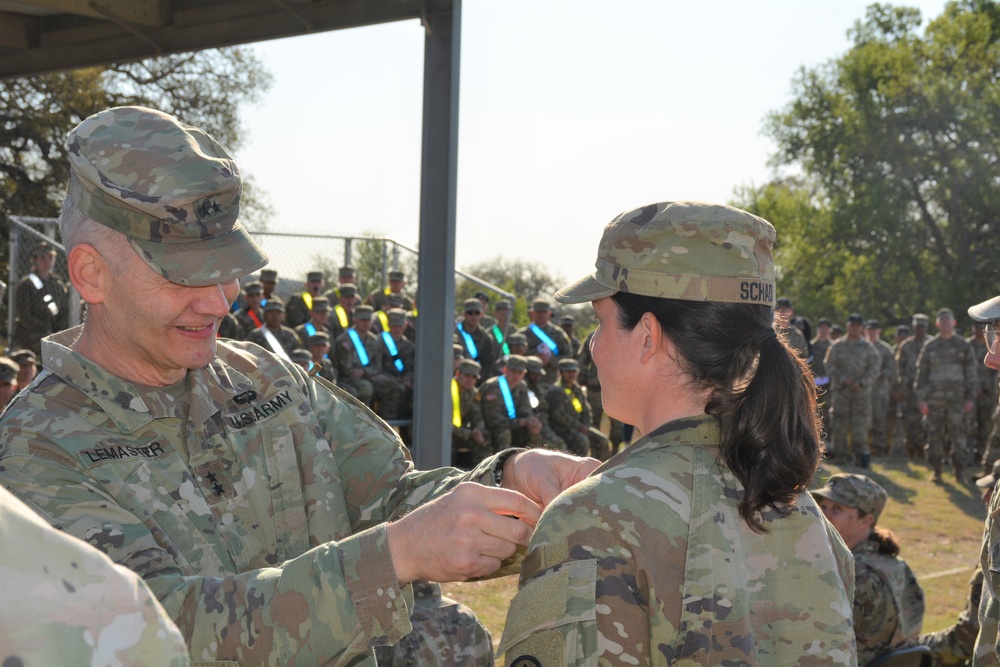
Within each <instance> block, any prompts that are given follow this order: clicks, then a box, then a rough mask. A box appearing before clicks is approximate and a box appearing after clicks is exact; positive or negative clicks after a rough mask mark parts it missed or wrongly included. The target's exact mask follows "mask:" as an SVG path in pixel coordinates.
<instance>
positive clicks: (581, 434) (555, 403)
mask: <svg viewBox="0 0 1000 667" xmlns="http://www.w3.org/2000/svg"><path fill="white" fill-rule="evenodd" d="M579 374H580V364H579V362H578V361H577V360H576V359H560V360H559V382H557V383H556V384H555V386H553V387H552V388H551V389H549V393H548V396H547V399H548V403H549V423H551V424H552V428H553V430H555V432H556V433H557V434H559V437H561V438H562V439H563V440H564V441H565V442H566V447H567V449H568V450H569V452H570V453H573V454H579V455H580V456H587V450H588V449H589V450H590V452H592V454H591V456H593V457H594V458H595V459H597V460H598V461H607V460H608V458H609V457H610V456H611V446H610V445H609V444H608V436H606V435H604V434H603V433H601V432H600V431H598V430H597V429H596V428H594V427H593V426H591V422H592V418H591V415H590V403H588V402H587V393H586V392H585V391H584V390H583V387H581V386H580V385H579V384H578V383H577V381H576V378H577V376H578V375H579Z"/></svg>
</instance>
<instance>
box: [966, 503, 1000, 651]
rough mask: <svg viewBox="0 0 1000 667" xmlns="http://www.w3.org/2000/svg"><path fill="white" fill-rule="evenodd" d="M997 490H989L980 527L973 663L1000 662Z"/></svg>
mask: <svg viewBox="0 0 1000 667" xmlns="http://www.w3.org/2000/svg"><path fill="white" fill-rule="evenodd" d="M998 513H1000V494H996V493H994V494H993V499H992V500H991V501H990V507H989V515H988V516H987V517H986V525H985V527H984V529H983V549H982V553H981V555H980V562H981V566H982V570H983V590H982V599H981V600H980V603H979V636H978V637H977V638H976V646H975V649H974V650H973V663H972V664H973V665H975V667H995V666H996V665H1000V658H998V656H997V649H998V644H1000V638H998V623H1000V525H998V523H997V518H998Z"/></svg>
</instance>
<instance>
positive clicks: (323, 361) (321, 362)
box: [306, 331, 337, 383]
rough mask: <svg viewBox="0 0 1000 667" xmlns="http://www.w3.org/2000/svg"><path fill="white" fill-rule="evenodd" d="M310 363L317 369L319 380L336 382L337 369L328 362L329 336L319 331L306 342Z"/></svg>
mask: <svg viewBox="0 0 1000 667" xmlns="http://www.w3.org/2000/svg"><path fill="white" fill-rule="evenodd" d="M306 343H307V347H308V349H309V354H310V355H311V356H312V362H313V363H314V364H316V365H317V366H318V367H319V370H318V371H317V373H318V374H319V376H320V377H321V378H324V379H325V380H329V381H330V382H333V383H336V382H337V367H336V366H334V365H333V362H332V361H330V334H328V333H325V332H323V331H320V332H319V333H316V334H313V335H312V336H309V340H308V341H306Z"/></svg>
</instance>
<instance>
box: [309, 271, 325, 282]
mask: <svg viewBox="0 0 1000 667" xmlns="http://www.w3.org/2000/svg"><path fill="white" fill-rule="evenodd" d="M306 282H307V283H321V282H323V272H322V271H310V272H309V273H307V274H306Z"/></svg>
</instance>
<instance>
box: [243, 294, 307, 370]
mask: <svg viewBox="0 0 1000 667" xmlns="http://www.w3.org/2000/svg"><path fill="white" fill-rule="evenodd" d="M284 318H285V304H284V303H283V302H282V301H281V299H279V298H278V297H276V296H275V297H271V298H270V299H268V301H267V305H265V306H264V326H262V327H258V328H256V329H254V330H253V331H251V332H250V335H249V336H247V340H248V341H249V342H251V343H256V344H257V345H260V346H261V347H262V348H264V349H265V350H269V351H271V352H273V353H274V354H276V355H278V356H279V357H282V358H284V359H289V358H290V355H291V354H292V350H294V349H295V348H297V347H298V346H299V337H298V336H297V335H296V334H295V331H294V330H292V329H289V328H288V327H286V326H285V325H284V324H282V322H283V321H284Z"/></svg>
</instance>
